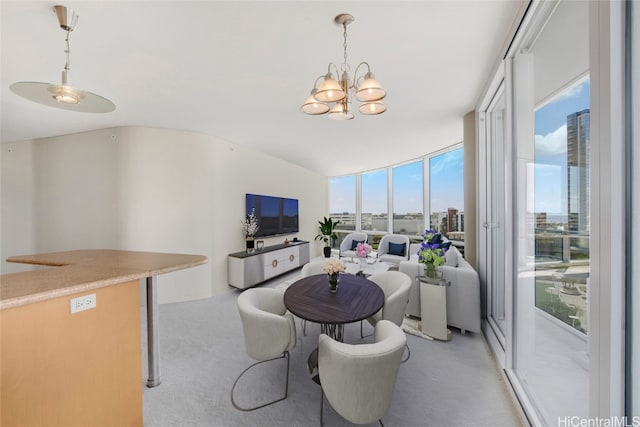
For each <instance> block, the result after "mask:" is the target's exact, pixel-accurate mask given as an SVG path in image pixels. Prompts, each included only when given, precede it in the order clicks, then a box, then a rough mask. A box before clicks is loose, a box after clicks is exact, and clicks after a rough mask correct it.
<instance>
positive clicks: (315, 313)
mask: <svg viewBox="0 0 640 427" xmlns="http://www.w3.org/2000/svg"><path fill="white" fill-rule="evenodd" d="M284 305H285V306H286V307H287V309H288V310H289V311H290V312H292V313H293V314H295V315H296V316H298V317H300V318H301V319H305V320H306V321H308V322H315V323H320V332H322V333H323V334H327V335H329V336H330V337H331V338H333V339H335V340H336V341H341V342H342V341H343V338H344V325H345V323H352V322H358V321H360V320H364V319H366V318H367V317H370V316H372V315H374V314H375V313H377V312H378V311H379V310H380V309H381V308H382V306H383V305H384V292H382V289H380V286H378V285H376V284H375V283H374V282H372V281H371V280H368V279H365V278H364V277H361V276H355V275H352V274H341V275H340V283H339V285H338V291H337V292H336V293H331V292H330V291H329V278H328V276H327V275H326V274H317V275H314V276H308V277H303V278H302V279H299V280H297V281H296V282H294V283H293V284H291V285H290V286H289V287H288V288H287V290H286V291H285V293H284ZM307 370H308V371H309V375H310V376H311V379H312V380H313V381H314V382H316V383H317V384H320V376H319V375H318V349H317V348H316V349H315V350H313V351H312V352H311V354H310V355H309V358H308V360H307Z"/></svg>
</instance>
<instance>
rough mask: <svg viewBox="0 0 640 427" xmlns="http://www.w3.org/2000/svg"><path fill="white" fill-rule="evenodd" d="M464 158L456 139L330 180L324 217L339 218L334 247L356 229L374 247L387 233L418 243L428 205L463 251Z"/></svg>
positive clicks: (445, 230) (426, 218)
mask: <svg viewBox="0 0 640 427" xmlns="http://www.w3.org/2000/svg"><path fill="white" fill-rule="evenodd" d="M463 157H464V153H463V148H462V147H461V144H459V143H458V144H456V145H453V146H451V147H449V148H446V149H443V150H440V151H438V152H436V153H434V154H430V155H426V156H424V157H423V158H420V159H417V160H413V161H409V162H407V163H403V164H399V165H391V166H388V167H386V168H383V169H377V170H373V171H367V172H362V173H358V174H355V175H344V176H338V177H331V178H329V212H330V213H329V215H330V216H331V217H332V218H333V219H334V220H339V221H340V224H339V225H338V228H337V234H338V240H337V241H336V242H335V244H334V247H335V246H337V245H339V243H340V241H341V240H342V239H343V238H344V236H346V235H347V234H348V233H349V232H350V231H352V230H355V229H358V230H362V231H365V232H367V233H368V235H369V243H371V244H372V245H373V246H374V248H376V245H377V243H378V242H379V241H380V239H381V238H382V236H383V235H384V234H387V233H396V234H406V235H408V236H410V237H411V238H412V239H413V240H415V241H420V240H421V239H422V234H423V232H424V230H425V227H429V223H428V219H429V216H427V217H425V214H424V212H426V211H429V206H431V215H430V216H431V217H433V218H441V219H440V220H439V224H438V226H437V227H435V228H437V229H439V230H441V231H443V233H444V234H445V235H446V236H447V237H449V239H451V240H453V241H454V244H455V245H457V246H458V247H459V248H460V250H461V251H462V252H463V253H464V218H465V216H464V182H463V178H464V158H463ZM425 178H426V179H425ZM425 182H426V185H425ZM425 201H428V202H429V203H428V204H427V205H426V206H425Z"/></svg>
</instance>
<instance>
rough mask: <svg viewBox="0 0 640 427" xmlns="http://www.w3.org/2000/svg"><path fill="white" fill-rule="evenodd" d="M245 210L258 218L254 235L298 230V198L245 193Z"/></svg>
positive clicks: (279, 233) (280, 233)
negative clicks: (253, 213) (256, 230)
mask: <svg viewBox="0 0 640 427" xmlns="http://www.w3.org/2000/svg"><path fill="white" fill-rule="evenodd" d="M246 211H247V215H249V214H250V213H251V212H252V211H254V212H255V215H256V217H257V218H258V226H259V229H258V232H257V233H256V234H255V236H254V237H268V236H279V235H283V234H293V233H297V232H298V199H288V198H286V197H275V196H265V195H261V194H249V193H247V195H246Z"/></svg>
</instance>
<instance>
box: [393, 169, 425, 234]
mask: <svg viewBox="0 0 640 427" xmlns="http://www.w3.org/2000/svg"><path fill="white" fill-rule="evenodd" d="M391 182H392V184H393V193H392V197H393V198H392V200H393V232H394V233H396V234H407V235H410V236H418V235H421V234H422V233H423V231H424V230H423V228H424V190H423V188H424V185H423V163H422V160H419V161H416V162H411V163H406V164H403V165H400V166H396V167H394V168H393V169H392V181H391Z"/></svg>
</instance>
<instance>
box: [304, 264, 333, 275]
mask: <svg viewBox="0 0 640 427" xmlns="http://www.w3.org/2000/svg"><path fill="white" fill-rule="evenodd" d="M323 263H324V261H311V262H308V263H306V264H305V265H303V266H302V270H300V275H301V276H302V277H309V276H313V275H316V274H327V273H326V272H325V271H324V270H323V269H322V264H323Z"/></svg>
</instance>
